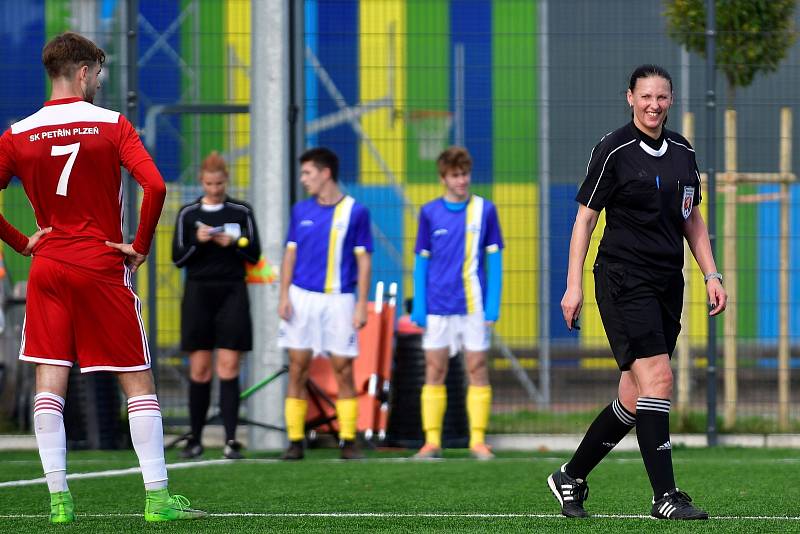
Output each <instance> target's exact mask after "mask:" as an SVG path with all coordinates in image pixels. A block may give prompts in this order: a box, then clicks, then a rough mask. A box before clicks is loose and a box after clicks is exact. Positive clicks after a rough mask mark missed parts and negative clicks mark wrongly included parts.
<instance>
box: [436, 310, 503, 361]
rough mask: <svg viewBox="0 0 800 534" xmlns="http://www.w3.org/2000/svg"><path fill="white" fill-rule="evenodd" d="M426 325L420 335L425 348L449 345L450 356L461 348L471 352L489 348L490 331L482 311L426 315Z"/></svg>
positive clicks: (441, 347)
mask: <svg viewBox="0 0 800 534" xmlns="http://www.w3.org/2000/svg"><path fill="white" fill-rule="evenodd" d="M427 321H428V326H427V327H426V328H425V333H424V334H423V335H422V348H423V349H425V350H434V349H443V348H445V347H450V356H451V357H452V356H455V355H456V354H458V351H460V350H461V348H462V347H463V348H465V349H466V350H468V351H471V352H479V351H485V350H489V346H490V345H491V331H490V330H489V327H488V326H486V322H485V319H484V316H483V311H479V312H475V313H471V314H469V315H428V318H427Z"/></svg>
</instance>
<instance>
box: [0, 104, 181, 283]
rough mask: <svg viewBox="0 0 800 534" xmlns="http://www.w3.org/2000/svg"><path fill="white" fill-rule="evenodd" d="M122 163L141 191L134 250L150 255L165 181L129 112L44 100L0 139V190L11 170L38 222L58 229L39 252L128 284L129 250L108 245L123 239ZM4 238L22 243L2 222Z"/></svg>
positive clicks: (0, 229)
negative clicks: (126, 280)
mask: <svg viewBox="0 0 800 534" xmlns="http://www.w3.org/2000/svg"><path fill="white" fill-rule="evenodd" d="M120 165H121V166H124V167H125V168H126V169H127V170H128V171H129V172H130V173H131V175H132V176H133V177H134V179H135V180H136V181H137V182H138V183H139V184H140V185H141V186H142V188H143V189H144V196H143V200H142V207H141V215H140V220H139V228H138V230H137V233H136V239H135V240H134V242H133V248H134V249H135V250H136V251H137V252H139V253H141V254H147V253H148V251H149V250H150V243H151V241H152V239H153V234H154V232H155V228H156V224H157V223H158V218H159V215H160V214H161V208H162V207H163V204H164V197H165V196H166V187H165V185H164V180H163V178H162V177H161V174H160V173H159V172H158V169H156V167H155V164H154V163H153V160H152V158H151V157H150V155H149V154H148V153H147V150H145V148H144V146H143V145H142V142H141V140H140V139H139V135H138V134H137V133H136V130H134V128H133V126H132V125H131V123H130V122H129V121H128V120H127V119H126V118H125V117H124V116H122V115H120V114H119V113H118V112H116V111H111V110H107V109H104V108H101V107H98V106H95V105H93V104H90V103H89V102H85V101H83V100H82V99H80V98H78V97H74V98H63V99H59V100H51V101H50V102H47V103H45V105H44V107H43V108H42V109H40V110H39V111H37V112H36V113H34V114H33V115H30V116H29V117H27V118H25V119H23V120H21V121H19V122H17V123H15V124H12V125H11V128H9V129H8V130H6V131H5V133H4V134H3V136H2V137H0V188H3V189H4V188H6V187H7V186H8V183H9V181H10V180H11V177H12V176H17V177H19V179H20V180H21V181H22V185H23V187H24V188H25V193H26V194H27V196H28V199H29V200H30V202H31V206H32V207H33V211H34V213H35V215H36V224H37V225H38V226H39V228H46V227H49V226H52V228H53V231H52V232H50V233H49V234H46V235H44V236H42V238H41V239H40V240H39V242H38V243H37V245H36V247H35V248H34V251H33V253H34V254H35V255H37V256H42V257H47V258H51V259H53V260H56V261H59V262H63V263H68V264H71V265H73V266H76V267H79V268H81V269H87V270H90V271H92V272H93V274H95V275H98V276H102V277H103V278H105V279H107V280H108V281H111V282H117V283H125V276H126V272H125V269H124V259H125V258H124V255H123V254H122V253H121V252H119V251H118V250H116V249H113V248H111V247H108V246H107V245H106V244H105V242H106V241H111V242H114V243H121V242H123V239H122V223H123V213H124V200H123V185H122V177H121V172H120ZM0 237H2V238H3V239H4V240H5V241H6V242H8V243H9V244H11V245H12V246H14V247H15V248H17V245H18V244H19V238H18V236H16V235H13V234H10V233H8V232H6V231H5V226H3V225H2V221H0ZM15 241H16V244H15ZM25 244H27V241H26V242H25ZM23 248H24V245H23ZM17 250H19V248H17Z"/></svg>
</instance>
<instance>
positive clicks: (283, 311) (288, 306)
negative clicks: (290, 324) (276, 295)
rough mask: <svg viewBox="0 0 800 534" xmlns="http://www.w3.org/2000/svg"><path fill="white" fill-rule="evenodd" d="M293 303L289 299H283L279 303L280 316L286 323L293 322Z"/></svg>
mask: <svg viewBox="0 0 800 534" xmlns="http://www.w3.org/2000/svg"><path fill="white" fill-rule="evenodd" d="M292 311H293V310H292V301H290V300H289V299H288V298H284V297H281V299H280V302H278V315H279V316H280V318H281V319H283V320H284V321H291V320H292Z"/></svg>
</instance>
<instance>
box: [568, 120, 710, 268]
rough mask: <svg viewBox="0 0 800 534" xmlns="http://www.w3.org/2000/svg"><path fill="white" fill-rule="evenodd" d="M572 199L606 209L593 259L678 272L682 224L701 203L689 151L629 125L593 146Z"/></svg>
mask: <svg viewBox="0 0 800 534" xmlns="http://www.w3.org/2000/svg"><path fill="white" fill-rule="evenodd" d="M575 200H577V201H578V202H580V203H581V204H583V205H584V206H586V207H588V208H591V209H593V210H595V211H602V210H603V209H604V208H605V210H606V228H605V232H604V233H603V239H602V240H601V241H600V248H599V250H598V258H601V259H605V260H607V261H612V262H620V263H627V264H634V265H638V266H641V267H645V268H648V269H652V268H655V269H659V270H676V269H677V270H680V269H682V268H683V223H684V221H685V220H686V219H687V218H688V217H689V214H690V213H691V211H692V208H693V207H694V206H697V205H698V204H700V174H699V172H698V171H697V162H696V161H695V153H694V149H693V148H692V146H691V145H690V144H689V142H688V141H687V140H686V139H685V138H684V137H683V136H681V135H679V134H677V133H675V132H673V131H670V130H667V129H666V128H664V129H662V135H661V138H659V139H657V140H656V139H653V138H652V137H650V136H648V135H646V134H645V133H643V132H641V131H639V129H638V128H636V126H635V125H634V124H633V122H630V123H628V124H626V125H625V126H623V127H621V128H619V129H617V130H615V131H613V132H611V133H608V134H606V135H605V136H604V137H603V138H602V139H601V140H600V142H599V143H598V144H597V146H595V147H594V149H593V150H592V154H591V156H590V159H589V165H588V167H587V169H586V179H585V180H584V181H583V184H582V185H581V187H580V190H579V191H578V194H577V196H576V197H575Z"/></svg>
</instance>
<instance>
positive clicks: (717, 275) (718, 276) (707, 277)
mask: <svg viewBox="0 0 800 534" xmlns="http://www.w3.org/2000/svg"><path fill="white" fill-rule="evenodd" d="M713 278H716V279H717V280H719V283H720V284H721V283H722V273H708V274H707V275H705V276H704V277H703V282H705V283H706V284H707V283H708V281H709V280H711V279H713Z"/></svg>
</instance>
